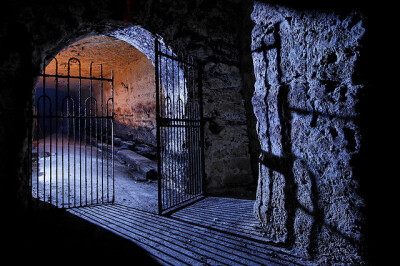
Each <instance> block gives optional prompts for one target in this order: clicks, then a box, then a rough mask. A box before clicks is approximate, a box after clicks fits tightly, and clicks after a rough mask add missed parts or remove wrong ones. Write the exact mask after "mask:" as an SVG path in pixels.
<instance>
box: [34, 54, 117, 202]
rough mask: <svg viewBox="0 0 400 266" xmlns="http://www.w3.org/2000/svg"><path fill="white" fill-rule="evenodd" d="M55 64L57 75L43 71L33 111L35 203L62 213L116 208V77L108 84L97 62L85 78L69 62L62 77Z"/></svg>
mask: <svg viewBox="0 0 400 266" xmlns="http://www.w3.org/2000/svg"><path fill="white" fill-rule="evenodd" d="M52 62H54V64H55V71H54V73H53V74H47V73H46V66H45V65H44V66H43V73H42V74H40V77H39V79H41V88H40V87H39V86H38V87H37V88H36V90H37V93H36V96H35V98H36V99H35V101H34V102H35V103H34V106H33V110H34V114H33V121H34V125H33V127H34V128H33V136H32V138H31V139H32V140H33V143H32V149H31V161H32V173H31V177H32V178H31V183H30V185H31V188H32V198H33V199H36V202H37V203H38V206H56V207H58V208H71V207H80V206H88V205H96V204H105V203H113V202H114V198H115V195H114V141H113V133H114V128H113V116H114V100H113V97H114V89H113V72H112V71H111V78H105V77H103V66H102V65H98V66H96V67H94V65H93V62H92V63H91V64H90V66H89V76H86V77H84V76H82V67H81V62H80V61H79V59H77V58H70V59H69V60H68V63H64V64H63V65H64V66H66V68H67V73H66V74H60V73H59V64H58V61H57V59H56V58H54V59H53V61H52ZM72 66H73V67H74V69H76V70H75V71H74V73H76V72H77V75H75V74H72V70H71V68H72ZM94 68H95V69H96V70H95V71H96V72H99V73H98V74H97V77H95V76H94V75H93V70H94ZM39 83H40V80H39Z"/></svg>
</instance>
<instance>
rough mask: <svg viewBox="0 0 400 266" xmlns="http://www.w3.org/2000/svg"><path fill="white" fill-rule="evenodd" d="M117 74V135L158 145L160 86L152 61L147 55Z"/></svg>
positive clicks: (115, 106) (115, 109) (115, 108)
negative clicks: (155, 76) (158, 93)
mask: <svg viewBox="0 0 400 266" xmlns="http://www.w3.org/2000/svg"><path fill="white" fill-rule="evenodd" d="M116 74H117V75H116V76H115V81H116V84H117V85H118V87H117V89H116V91H115V94H114V100H115V105H114V111H115V114H116V118H115V135H116V136H118V137H121V138H123V139H129V140H139V141H141V142H144V143H147V144H152V145H153V146H155V145H156V104H155V102H156V95H155V94H156V89H155V84H154V67H153V65H152V63H151V61H150V60H149V59H147V58H146V57H145V56H143V57H141V58H140V59H139V60H137V61H135V62H133V63H132V64H131V65H129V66H128V67H127V68H125V69H120V70H119V71H118V72H117V73H116ZM121 83H124V84H125V86H126V87H125V86H121Z"/></svg>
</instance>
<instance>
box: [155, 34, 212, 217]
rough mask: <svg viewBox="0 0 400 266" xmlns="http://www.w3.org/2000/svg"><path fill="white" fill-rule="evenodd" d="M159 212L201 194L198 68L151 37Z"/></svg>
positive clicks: (200, 76) (201, 137)
mask: <svg viewBox="0 0 400 266" xmlns="http://www.w3.org/2000/svg"><path fill="white" fill-rule="evenodd" d="M155 66H156V67H155V72H156V73H155V74H156V75H155V79H156V113H157V155H158V205H159V208H158V212H159V214H167V213H169V212H171V211H173V210H176V209H178V208H180V207H183V206H185V205H187V204H189V203H191V202H193V201H195V200H197V199H200V198H203V195H204V185H205V182H204V132H203V106H202V72H201V71H202V68H201V67H200V65H199V64H198V63H196V62H195V61H194V60H193V58H191V57H188V56H184V55H182V54H178V55H176V54H174V53H173V52H172V51H171V50H170V49H168V48H167V47H166V46H164V45H161V44H160V42H159V41H158V40H156V41H155Z"/></svg>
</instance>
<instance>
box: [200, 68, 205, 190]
mask: <svg viewBox="0 0 400 266" xmlns="http://www.w3.org/2000/svg"><path fill="white" fill-rule="evenodd" d="M198 67H199V69H198V75H199V76H198V93H199V112H200V113H199V115H200V143H201V144H200V145H201V147H200V148H201V154H200V161H201V175H202V177H201V180H202V184H201V188H202V194H205V191H206V190H205V185H206V182H205V160H204V117H203V65H202V64H201V63H200V62H199V63H198Z"/></svg>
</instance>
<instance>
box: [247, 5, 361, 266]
mask: <svg viewBox="0 0 400 266" xmlns="http://www.w3.org/2000/svg"><path fill="white" fill-rule="evenodd" d="M251 17H252V20H253V22H254V23H255V25H254V28H253V31H252V57H253V64H254V71H255V78H256V81H255V91H254V94H253V98H252V103H253V108H254V113H255V115H256V118H257V121H258V122H257V133H258V138H259V141H260V145H261V150H262V152H261V154H260V164H259V180H258V190H257V200H256V203H255V206H254V213H255V215H256V217H257V219H258V220H259V221H260V223H261V224H262V227H263V228H264V230H265V232H266V236H267V237H268V238H269V239H270V240H272V241H274V242H277V243H282V244H285V245H286V246H287V247H289V248H292V249H293V251H294V252H296V253H298V254H300V255H302V256H306V257H310V258H312V259H315V260H316V261H317V262H326V261H329V262H335V261H336V262H346V263H359V262H360V261H362V257H361V254H360V240H361V238H362V234H361V225H362V223H363V215H362V213H361V211H360V210H361V209H362V207H363V205H364V202H363V199H362V198H361V197H360V196H359V195H358V192H357V190H358V182H357V181H356V180H355V178H354V176H353V168H352V167H353V166H352V158H353V157H354V156H355V155H357V154H358V153H359V150H360V140H361V134H360V130H359V128H358V125H357V122H356V121H357V116H358V114H357V112H356V105H357V103H358V97H359V96H358V95H359V92H360V91H361V90H362V89H363V84H359V83H357V81H355V79H354V76H355V74H357V73H355V72H356V70H355V69H356V68H355V66H356V63H357V60H358V59H359V57H360V53H359V48H360V40H362V38H363V35H364V33H365V28H364V25H363V16H362V15H361V14H359V13H355V12H349V13H348V14H346V15H343V14H341V15H339V14H336V13H335V12H316V11H296V10H294V9H290V8H284V7H281V6H273V5H268V4H264V3H258V2H255V3H254V10H253V13H252V15H251Z"/></svg>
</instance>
